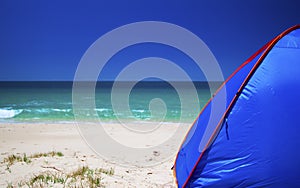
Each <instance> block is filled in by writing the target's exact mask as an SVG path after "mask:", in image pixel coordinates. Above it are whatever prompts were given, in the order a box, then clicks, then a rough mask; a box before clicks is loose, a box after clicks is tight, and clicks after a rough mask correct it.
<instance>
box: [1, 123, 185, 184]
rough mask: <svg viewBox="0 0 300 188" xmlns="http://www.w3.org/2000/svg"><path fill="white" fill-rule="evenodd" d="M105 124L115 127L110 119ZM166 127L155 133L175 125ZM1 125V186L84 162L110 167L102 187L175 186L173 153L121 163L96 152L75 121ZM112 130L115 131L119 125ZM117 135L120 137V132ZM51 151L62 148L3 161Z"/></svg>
mask: <svg viewBox="0 0 300 188" xmlns="http://www.w3.org/2000/svg"><path fill="white" fill-rule="evenodd" d="M106 125H107V126H110V127H117V125H116V124H113V123H107V124H106ZM165 127H166V128H165V129H162V130H160V131H159V133H158V134H157V133H156V134H154V135H157V136H160V135H164V134H165V135H167V134H169V131H170V129H176V128H177V127H176V126H174V125H170V126H168V125H165ZM172 127H173V128H172ZM184 127H187V126H184ZM0 129H1V131H0V154H1V155H0V161H1V168H0V187H6V186H8V185H12V186H17V185H18V183H19V184H20V182H24V181H26V180H29V179H30V178H32V177H34V176H36V175H37V174H41V173H46V172H47V173H48V172H50V173H67V172H71V171H72V170H76V169H77V168H80V167H83V166H88V167H89V168H91V169H97V168H101V169H107V170H111V171H112V172H113V173H102V174H101V186H104V187H175V184H174V178H173V172H172V170H171V167H172V165H173V162H174V157H175V156H171V157H170V159H168V160H166V161H164V162H160V161H159V160H158V163H157V164H155V165H151V166H150V167H143V165H140V166H138V165H137V166H134V165H127V166H126V165H123V164H121V165H120V164H117V163H116V162H112V161H109V160H107V159H103V158H102V157H100V156H98V155H97V154H96V153H95V152H94V151H93V150H92V149H91V148H90V147H89V146H88V144H87V143H86V142H85V141H84V139H83V138H82V136H81V135H80V133H79V131H78V129H77V126H76V125H75V123H1V124H0ZM114 130H115V133H117V132H118V129H114ZM125 135H126V134H125ZM119 136H121V137H122V134H119ZM132 139H134V138H132ZM154 140H155V138H154ZM178 143H179V142H177V144H178ZM178 147H179V145H174V146H170V147H166V148H165V149H164V151H155V152H154V153H152V154H151V153H150V154H149V155H151V156H146V157H149V158H152V159H153V160H155V158H156V157H159V155H160V154H162V153H164V152H165V153H174V152H175V150H176V149H177V148H178ZM168 149H169V150H174V151H167V150H168ZM51 151H55V152H61V153H62V154H63V156H50V157H49V156H45V157H37V158H32V159H31V162H30V163H28V164H27V163H26V162H24V161H21V162H16V163H14V164H12V165H10V166H9V167H8V165H7V163H5V162H3V161H5V158H7V157H8V156H11V155H20V156H22V155H24V153H25V154H26V155H27V156H32V155H34V154H36V153H48V152H51ZM153 160H152V161H153ZM145 161H147V160H145ZM55 185H56V184H55ZM57 185H60V184H57ZM58 187H59V186H58Z"/></svg>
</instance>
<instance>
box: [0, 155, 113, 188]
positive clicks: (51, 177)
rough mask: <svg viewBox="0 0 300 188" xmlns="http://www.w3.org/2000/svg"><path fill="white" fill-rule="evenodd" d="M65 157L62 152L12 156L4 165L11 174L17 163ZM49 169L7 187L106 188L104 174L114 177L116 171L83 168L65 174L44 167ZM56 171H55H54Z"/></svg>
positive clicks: (5, 160) (61, 171) (7, 158)
mask: <svg viewBox="0 0 300 188" xmlns="http://www.w3.org/2000/svg"><path fill="white" fill-rule="evenodd" d="M55 156H57V157H63V156H64V155H63V153H62V152H56V151H51V152H47V153H34V154H32V155H26V154H25V153H24V154H23V155H17V154H11V155H9V156H7V157H5V158H4V159H3V161H2V162H1V163H2V164H6V165H7V170H8V171H9V173H11V170H10V168H9V167H11V166H12V165H14V164H16V163H22V162H24V163H25V164H29V163H31V162H32V159H34V158H41V157H55ZM44 168H47V169H52V171H50V170H46V171H43V172H40V173H38V174H33V175H31V176H29V178H26V179H23V180H21V181H19V182H17V183H14V185H13V184H12V183H11V182H7V187H8V188H10V187H30V188H31V187H53V186H58V185H60V186H63V187H91V188H93V187H105V186H104V185H103V183H102V179H103V178H102V174H106V175H108V176H112V175H114V173H115V172H114V169H113V168H110V169H104V168H96V169H92V168H90V167H89V166H81V167H78V168H77V169H74V170H73V171H70V172H65V171H63V170H60V169H58V168H56V167H54V166H49V167H44ZM53 170H55V171H53Z"/></svg>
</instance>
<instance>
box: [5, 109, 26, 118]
mask: <svg viewBox="0 0 300 188" xmlns="http://www.w3.org/2000/svg"><path fill="white" fill-rule="evenodd" d="M22 112H23V110H22V109H19V110H13V109H0V118H1V119H5V118H13V117H15V116H17V115H19V114H20V113H22Z"/></svg>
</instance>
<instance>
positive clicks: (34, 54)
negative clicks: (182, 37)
mask: <svg viewBox="0 0 300 188" xmlns="http://www.w3.org/2000/svg"><path fill="white" fill-rule="evenodd" d="M299 7H300V1H299V0H277V1H271V0H265V1H264V0H260V1H258V0H251V1H250V0H247V1H240V0H235V1H234V0H228V1H222V0H218V1H217V0H212V1H202V0H191V1H183V0H181V1H177V0H151V1H142V0H136V1H130V0H129V1H123V0H120V1H115V0H110V1H101V0H99V1H61V0H51V1H46V0H45V1H40V0H36V1H33V0H26V1H21V0H20V1H18V0H15V1H11V0H2V1H0V63H1V67H0V80H1V81H13V80H18V81H33V80H38V81H47V80H48V81H53V80H64V81H72V80H73V78H74V74H75V71H76V68H77V65H78V63H79V61H80V59H81V57H82V55H83V54H84V52H85V51H86V50H87V48H88V47H89V46H90V45H91V44H92V43H93V42H94V41H95V40H96V39H98V38H99V37H100V36H102V35H103V34H105V33H107V32H109V31H111V30H112V29H115V28H117V27H120V26H122V25H124V24H129V23H132V22H139V21H164V22H170V23H173V24H177V25H179V26H182V27H184V28H186V29H188V30H190V31H191V32H193V33H194V34H196V35H197V36H198V37H200V38H201V39H202V40H203V41H204V42H205V43H206V44H207V45H208V47H209V48H210V50H211V51H212V52H213V54H214V55H215V57H216V58H217V60H218V62H219V63H220V66H221V69H222V71H223V73H224V76H225V78H226V77H228V76H229V75H230V74H231V73H232V72H233V71H234V70H235V69H236V68H237V67H238V66H239V65H240V64H241V63H242V62H243V61H245V60H246V59H247V58H248V57H249V56H251V55H252V54H253V53H254V52H255V51H256V50H258V49H259V48H260V47H262V46H263V45H264V44H265V43H267V42H268V41H269V40H271V39H272V38H273V37H275V36H276V35H278V34H280V33H281V32H282V31H284V30H285V29H287V28H289V27H291V26H293V25H295V24H299V23H300V11H299ZM135 48H136V49H135ZM161 49H163V47H162V46H159V45H148V47H147V48H146V47H145V46H142V45H141V46H138V45H137V46H134V47H132V48H131V49H128V52H127V53H126V49H124V51H122V52H120V53H119V54H117V55H118V56H116V61H114V62H112V63H111V66H108V67H107V68H106V73H104V74H103V79H104V80H111V79H113V77H114V76H116V75H117V73H118V71H120V70H121V68H122V66H126V63H129V62H130V61H132V60H136V59H138V58H143V57H147V56H159V57H162V58H167V59H168V58H169V59H171V60H173V61H175V62H176V61H177V62H179V64H180V61H181V60H182V61H183V59H184V58H185V57H183V56H182V55H180V53H179V55H178V54H177V55H169V56H168V55H167V54H169V53H168V52H171V51H172V50H171V49H163V50H161ZM137 52H139V53H137ZM162 52H164V53H162ZM166 52H167V53H166ZM176 53H178V52H176ZM176 53H170V54H176ZM122 54H123V56H122ZM120 59H122V61H124V62H125V65H124V64H123V65H121V64H118V61H117V60H120ZM193 74H195V75H196V74H197V73H196V72H193V70H191V75H193ZM193 79H195V80H201V79H202V78H201V77H197V76H194V78H193Z"/></svg>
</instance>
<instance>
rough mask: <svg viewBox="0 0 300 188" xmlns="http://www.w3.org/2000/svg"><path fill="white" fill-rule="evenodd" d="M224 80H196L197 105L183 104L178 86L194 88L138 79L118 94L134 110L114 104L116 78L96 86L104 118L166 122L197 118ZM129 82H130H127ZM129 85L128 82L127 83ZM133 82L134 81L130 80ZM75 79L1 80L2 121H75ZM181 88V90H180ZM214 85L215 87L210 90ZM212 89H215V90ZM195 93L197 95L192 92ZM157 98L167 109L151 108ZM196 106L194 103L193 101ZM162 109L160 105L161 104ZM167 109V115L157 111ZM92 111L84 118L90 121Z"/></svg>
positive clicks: (98, 110) (98, 108)
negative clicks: (113, 93) (196, 106)
mask: <svg viewBox="0 0 300 188" xmlns="http://www.w3.org/2000/svg"><path fill="white" fill-rule="evenodd" d="M220 84H221V83H218V82H216V83H213V84H212V85H213V87H212V88H209V85H208V83H207V82H194V86H195V88H196V93H197V95H196V96H197V97H198V100H199V103H198V107H199V108H198V109H197V108H194V107H193V108H185V109H183V108H182V105H181V102H182V99H181V97H180V96H179V94H178V92H177V90H180V91H183V93H185V94H186V95H187V96H189V95H190V94H191V93H192V92H195V91H194V90H191V89H189V88H187V87H185V84H184V83H181V84H179V88H174V87H173V86H172V85H171V84H169V83H167V82H162V81H160V82H159V81H155V82H150V81H144V82H138V83H137V84H135V85H134V87H132V88H131V90H130V93H126V92H127V91H128V90H127V89H128V88H127V89H126V87H124V90H123V89H122V88H121V89H119V90H118V93H117V94H118V95H122V94H123V91H124V95H126V94H127V95H128V96H127V97H128V98H129V99H128V104H124V105H128V106H129V109H130V113H122V111H120V110H119V111H116V110H115V109H114V107H113V105H112V97H111V93H112V88H113V82H99V83H97V85H96V87H95V90H94V91H95V99H94V100H95V109H93V110H95V111H96V114H97V116H98V117H97V118H99V119H100V120H101V121H116V120H120V119H122V120H128V121H164V122H178V121H183V122H193V121H194V120H195V118H196V117H197V115H198V113H199V112H200V109H201V108H203V106H204V105H205V104H206V102H207V101H208V100H209V98H210V97H211V96H212V94H213V92H214V91H215V90H216V89H217V88H218V87H219V86H220ZM125 85H126V83H125ZM127 85H128V83H127ZM129 85H130V84H129ZM72 86H73V83H72V82H0V122H8V123H11V122H13V123H15V122H17V123H22V122H26V123H27V122H28V123H34V122H54V123H55V122H66V123H67V122H74V121H75V118H74V113H73V112H74V111H73V101H72ZM176 89H177V90H176ZM210 89H211V90H210ZM211 91H212V92H211ZM191 96H193V95H191ZM153 99H155V100H156V99H159V100H160V101H163V102H164V104H163V107H164V106H165V109H164V110H165V111H164V112H160V110H158V111H155V109H154V110H153V111H151V107H149V104H150V103H151V101H153ZM185 100H188V101H185V102H187V104H188V103H190V104H193V102H194V101H195V98H193V97H188V99H185ZM190 106H193V105H190ZM159 109H160V108H159ZM160 113H164V117H163V119H161V117H159V118H156V117H155V114H158V116H159V114H160ZM90 118H91V117H89V114H86V116H84V121H89V120H90Z"/></svg>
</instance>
